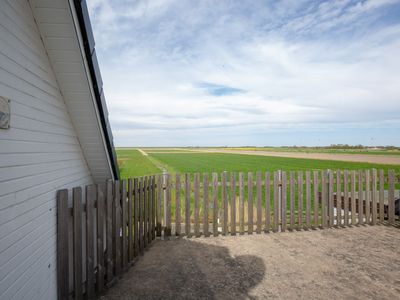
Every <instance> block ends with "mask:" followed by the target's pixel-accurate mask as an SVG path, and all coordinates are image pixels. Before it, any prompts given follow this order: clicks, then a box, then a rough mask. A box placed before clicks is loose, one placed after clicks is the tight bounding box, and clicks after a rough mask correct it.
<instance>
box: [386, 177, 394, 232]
mask: <svg viewBox="0 0 400 300" xmlns="http://www.w3.org/2000/svg"><path fill="white" fill-rule="evenodd" d="M388 181H389V193H388V221H389V224H394V214H395V212H394V210H395V202H394V171H393V170H389V172H388Z"/></svg>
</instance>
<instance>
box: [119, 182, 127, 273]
mask: <svg viewBox="0 0 400 300" xmlns="http://www.w3.org/2000/svg"><path fill="white" fill-rule="evenodd" d="M121 183H122V186H121V215H122V224H121V225H122V226H121V239H122V268H126V265H127V261H128V260H127V254H128V252H127V250H128V248H127V240H126V223H127V209H126V204H127V203H126V180H122V182H121Z"/></svg>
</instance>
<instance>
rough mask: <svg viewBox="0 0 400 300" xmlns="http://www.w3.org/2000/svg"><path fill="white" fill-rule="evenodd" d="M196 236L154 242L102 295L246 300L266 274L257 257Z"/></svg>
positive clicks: (126, 297)
mask: <svg viewBox="0 0 400 300" xmlns="http://www.w3.org/2000/svg"><path fill="white" fill-rule="evenodd" d="M210 241H211V242H213V241H212V240H208V242H205V240H204V239H203V240H202V241H199V240H194V239H174V240H171V241H162V240H158V241H156V242H155V243H154V244H153V245H152V246H151V247H150V249H149V251H147V252H146V254H145V255H144V256H143V257H142V258H141V259H140V260H138V261H137V263H136V265H135V266H133V267H132V268H131V269H130V270H129V271H128V272H127V273H125V275H124V277H123V278H122V279H121V280H120V281H119V282H118V283H117V284H116V285H115V286H114V287H113V288H111V289H109V290H108V291H107V293H106V294H105V295H104V296H103V297H101V299H249V298H252V297H251V296H250V295H249V291H250V290H251V289H252V288H253V287H255V286H256V285H257V284H259V283H260V282H261V281H262V280H263V278H264V276H265V273H266V267H265V265H264V263H263V261H262V259H261V258H260V257H257V256H253V255H241V256H236V257H233V256H232V254H231V253H230V251H229V249H228V248H226V247H222V246H217V245H213V244H210Z"/></svg>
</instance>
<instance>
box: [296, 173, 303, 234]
mask: <svg viewBox="0 0 400 300" xmlns="http://www.w3.org/2000/svg"><path fill="white" fill-rule="evenodd" d="M297 177H298V178H297V191H298V195H297V216H298V223H299V224H298V229H302V228H303V172H302V171H298V172H297Z"/></svg>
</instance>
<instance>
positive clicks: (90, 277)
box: [86, 185, 96, 299]
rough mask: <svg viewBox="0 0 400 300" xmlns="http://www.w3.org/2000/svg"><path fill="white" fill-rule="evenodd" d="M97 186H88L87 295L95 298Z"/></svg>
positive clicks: (89, 297)
mask: <svg viewBox="0 0 400 300" xmlns="http://www.w3.org/2000/svg"><path fill="white" fill-rule="evenodd" d="M95 199H96V186H95V185H88V186H86V296H87V298H88V299H93V298H94V296H95V277H94V275H95V274H94V251H95V250H94V212H95V208H94V202H95Z"/></svg>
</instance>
